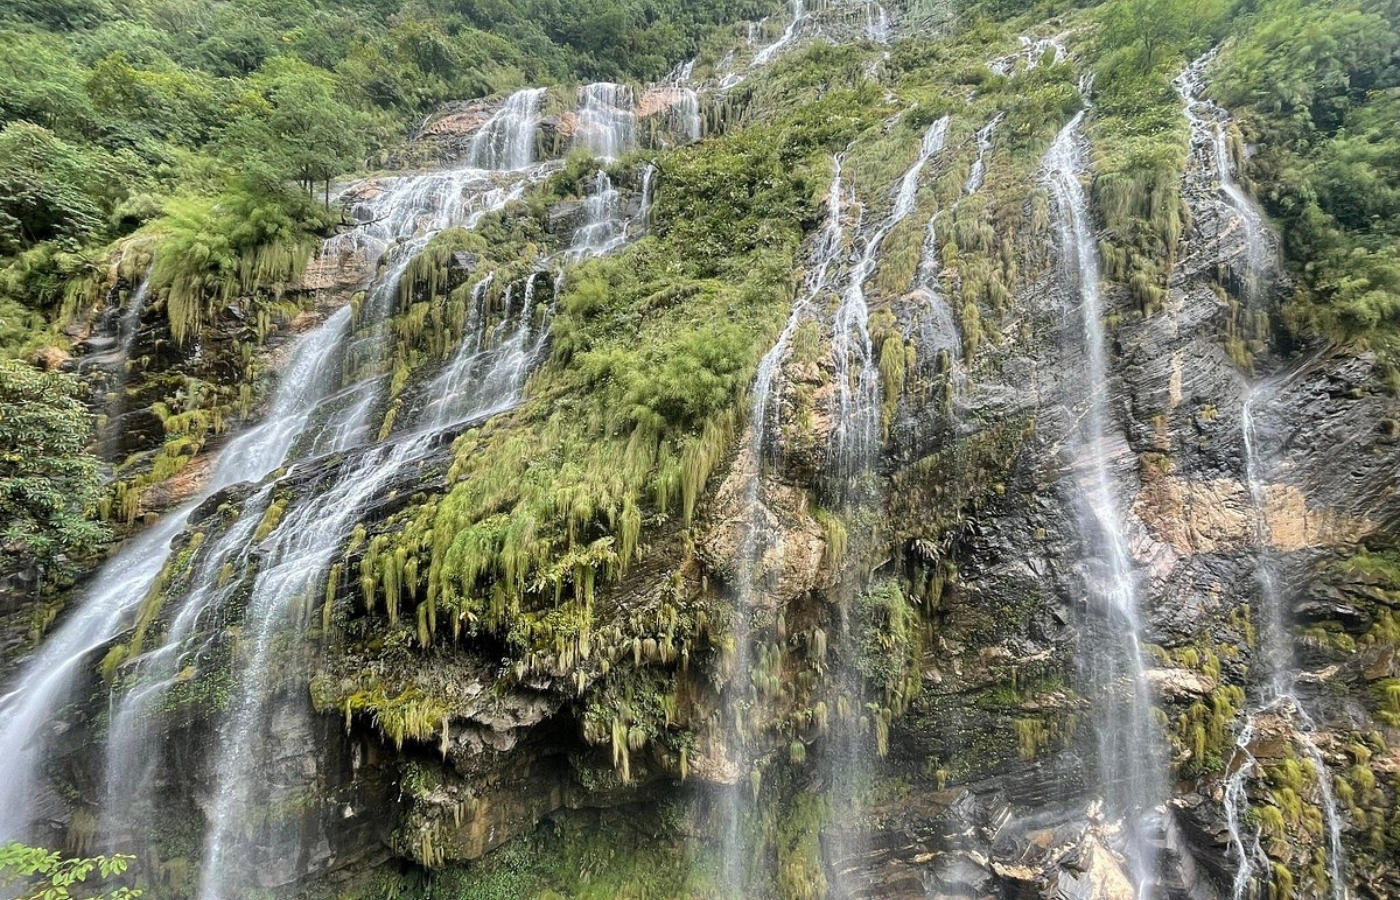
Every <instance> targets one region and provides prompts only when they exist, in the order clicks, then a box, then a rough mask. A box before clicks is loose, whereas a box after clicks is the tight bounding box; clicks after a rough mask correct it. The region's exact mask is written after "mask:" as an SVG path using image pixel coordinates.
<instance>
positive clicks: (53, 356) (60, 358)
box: [29, 347, 71, 372]
mask: <svg viewBox="0 0 1400 900" xmlns="http://www.w3.org/2000/svg"><path fill="white" fill-rule="evenodd" d="M70 358H71V355H70V354H69V353H68V351H67V350H64V349H62V348H61V347H44V348H43V349H40V350H35V351H34V353H33V355H32V356H30V357H29V362H30V363H31V364H32V365H35V366H37V367H39V368H40V369H43V370H44V371H45V372H56V371H58V368H59V367H60V366H62V365H63V364H64V363H65V362H67V361H68V360H69V359H70Z"/></svg>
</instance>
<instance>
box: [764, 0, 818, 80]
mask: <svg viewBox="0 0 1400 900" xmlns="http://www.w3.org/2000/svg"><path fill="white" fill-rule="evenodd" d="M806 19H807V8H806V7H805V6H803V4H802V0H792V21H790V22H788V25H787V28H785V29H783V33H782V34H781V35H779V37H778V39H777V40H776V41H774V42H773V43H771V44H769V45H768V46H766V47H764V48H762V49H761V50H759V51H758V52H757V53H755V54H754V57H753V63H752V65H754V66H766V65H768V63H770V62H772V61H773V58H774V57H775V56H777V55H778V54H779V53H781V52H782V51H783V50H784V49H785V48H786V47H787V46H788V45H789V44H791V43H792V42H793V41H794V40H796V39H797V36H798V34H800V33H801V31H802V25H803V23H804V22H805V21H806Z"/></svg>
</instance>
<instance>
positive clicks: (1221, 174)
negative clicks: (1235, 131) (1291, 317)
mask: <svg viewBox="0 0 1400 900" xmlns="http://www.w3.org/2000/svg"><path fill="white" fill-rule="evenodd" d="M1215 55H1216V51H1215V50H1211V51H1210V52H1209V53H1206V54H1205V55H1204V56H1202V57H1200V58H1199V59H1197V60H1196V61H1195V62H1193V63H1191V65H1189V66H1187V67H1186V70H1185V71H1183V72H1182V73H1181V74H1180V75H1179V76H1177V78H1176V79H1175V81H1174V82H1173V84H1174V85H1175V87H1176V90H1177V93H1178V94H1180V95H1181V101H1182V105H1183V107H1184V110H1185V113H1186V120H1187V122H1188V123H1190V126H1191V147H1192V153H1193V155H1196V156H1197V157H1198V158H1199V163H1198V164H1199V166H1200V168H1201V169H1202V170H1203V171H1205V172H1208V173H1210V175H1212V176H1213V177H1214V181H1215V183H1216V184H1217V185H1218V186H1219V189H1220V193H1221V195H1222V196H1223V197H1224V199H1225V203H1226V205H1228V206H1229V207H1230V211H1231V213H1232V214H1233V217H1234V219H1235V221H1236V222H1237V223H1238V226H1239V227H1240V228H1241V229H1243V231H1244V247H1243V256H1244V259H1243V263H1244V273H1243V276H1244V277H1243V281H1244V298H1243V299H1244V300H1245V301H1246V302H1252V301H1255V300H1257V299H1259V295H1260V294H1261V292H1262V290H1263V288H1264V285H1263V284H1262V283H1261V281H1262V279H1264V278H1266V277H1267V276H1268V274H1269V273H1270V272H1271V271H1272V268H1273V267H1272V262H1271V259H1270V255H1271V252H1270V248H1269V242H1268V239H1267V237H1266V235H1267V234H1268V227H1267V225H1266V224H1265V222H1264V215H1263V213H1261V212H1260V211H1259V207H1258V205H1257V204H1256V203H1255V202H1254V200H1253V199H1252V198H1251V197H1250V196H1249V194H1247V193H1245V190H1244V188H1243V187H1241V186H1240V183H1239V179H1238V175H1237V171H1236V167H1235V163H1234V160H1233V159H1232V154H1231V153H1230V132H1229V126H1230V116H1229V113H1227V112H1226V111H1225V110H1223V109H1221V108H1220V107H1219V106H1217V105H1216V104H1215V103H1213V102H1211V101H1210V100H1207V99H1204V98H1203V97H1201V91H1202V90H1203V89H1204V87H1205V72H1206V69H1207V68H1208V67H1209V66H1210V64H1211V62H1213V61H1214V60H1215ZM1201 157H1203V158H1201Z"/></svg>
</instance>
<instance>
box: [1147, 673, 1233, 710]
mask: <svg viewBox="0 0 1400 900" xmlns="http://www.w3.org/2000/svg"><path fill="white" fill-rule="evenodd" d="M1144 675H1145V676H1146V678H1147V683H1148V684H1149V685H1151V687H1152V690H1153V691H1155V692H1156V693H1157V696H1158V697H1160V698H1161V699H1163V700H1166V701H1170V702H1181V701H1187V700H1199V699H1202V698H1204V697H1206V696H1207V695H1209V694H1210V693H1211V692H1212V691H1214V690H1215V689H1216V687H1217V684H1216V681H1215V679H1214V678H1211V677H1210V676H1209V675H1204V674H1202V673H1200V672H1195V671H1192V670H1191V669H1167V668H1157V669H1148V670H1147V671H1146V672H1145V673H1144Z"/></svg>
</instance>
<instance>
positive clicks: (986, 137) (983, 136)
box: [963, 113, 1006, 196]
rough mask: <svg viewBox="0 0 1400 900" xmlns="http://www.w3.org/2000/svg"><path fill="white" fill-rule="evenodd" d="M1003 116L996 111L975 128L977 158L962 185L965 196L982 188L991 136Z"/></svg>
mask: <svg viewBox="0 0 1400 900" xmlns="http://www.w3.org/2000/svg"><path fill="white" fill-rule="evenodd" d="M1004 118H1006V113H997V114H996V116H995V117H993V118H992V120H991V121H990V122H988V123H987V124H986V125H983V126H982V127H981V128H979V129H977V159H975V160H973V163H972V170H971V171H970V172H968V173H967V182H966V183H965V184H964V185H963V193H964V194H966V195H967V196H971V195H973V194H975V193H977V192H978V191H980V190H981V189H982V182H983V181H985V180H986V178H987V154H988V153H990V152H992V138H993V137H995V136H996V131H997V126H999V125H1000V124H1001V120H1002V119H1004Z"/></svg>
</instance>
